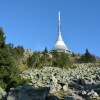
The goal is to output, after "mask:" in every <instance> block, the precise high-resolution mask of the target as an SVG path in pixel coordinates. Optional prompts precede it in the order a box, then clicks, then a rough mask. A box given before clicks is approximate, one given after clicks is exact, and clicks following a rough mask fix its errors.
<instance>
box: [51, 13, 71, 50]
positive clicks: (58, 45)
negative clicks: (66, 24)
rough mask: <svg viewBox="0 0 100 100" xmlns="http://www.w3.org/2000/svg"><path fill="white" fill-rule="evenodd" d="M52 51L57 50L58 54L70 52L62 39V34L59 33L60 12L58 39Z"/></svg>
mask: <svg viewBox="0 0 100 100" xmlns="http://www.w3.org/2000/svg"><path fill="white" fill-rule="evenodd" d="M53 50H57V51H58V52H70V50H68V48H67V46H66V45H65V43H64V41H63V39H62V34H61V31H60V12H59V13H58V38H57V41H56V43H55V45H54V47H53Z"/></svg>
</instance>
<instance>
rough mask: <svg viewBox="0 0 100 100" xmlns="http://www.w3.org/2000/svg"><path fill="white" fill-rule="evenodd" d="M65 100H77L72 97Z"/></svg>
mask: <svg viewBox="0 0 100 100" xmlns="http://www.w3.org/2000/svg"><path fill="white" fill-rule="evenodd" d="M64 100H75V99H74V98H73V97H72V96H68V97H66V98H64Z"/></svg>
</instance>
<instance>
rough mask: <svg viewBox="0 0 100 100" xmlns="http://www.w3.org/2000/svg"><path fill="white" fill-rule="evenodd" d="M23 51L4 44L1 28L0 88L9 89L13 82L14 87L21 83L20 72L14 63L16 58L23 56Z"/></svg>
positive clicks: (18, 47)
mask: <svg viewBox="0 0 100 100" xmlns="http://www.w3.org/2000/svg"><path fill="white" fill-rule="evenodd" d="M23 52H24V49H23V47H22V46H17V47H15V48H14V46H13V44H6V43H5V36H4V32H3V30H2V28H0V87H2V88H6V89H7V90H9V89H8V88H10V87H9V86H8V85H9V84H11V83H12V81H14V82H15V83H14V86H17V85H20V84H21V83H23V80H22V81H21V77H20V76H19V73H20V71H19V70H18V68H17V65H16V63H15V62H17V59H16V58H18V59H19V58H21V57H22V56H23ZM11 86H12V85H11Z"/></svg>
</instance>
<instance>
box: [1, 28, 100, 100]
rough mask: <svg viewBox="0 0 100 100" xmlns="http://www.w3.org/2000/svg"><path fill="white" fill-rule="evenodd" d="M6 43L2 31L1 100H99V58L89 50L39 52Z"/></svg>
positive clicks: (45, 50)
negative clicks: (83, 51)
mask: <svg viewBox="0 0 100 100" xmlns="http://www.w3.org/2000/svg"><path fill="white" fill-rule="evenodd" d="M5 41H6V37H5V35H4V32H3V29H2V28H0V99H2V100H6V99H7V100H23V99H24V100H28V99H29V100H59V99H62V100H70V99H72V100H76V99H78V100H89V99H91V100H92V99H98V100H100V58H99V57H95V56H94V55H92V54H91V53H90V52H89V50H88V49H86V51H85V53H84V54H75V53H70V54H67V53H65V52H57V51H48V50H47V48H45V49H44V51H41V52H37V51H32V50H28V49H27V50H25V49H24V47H23V46H17V47H15V46H14V45H13V44H11V43H10V44H6V42H5ZM54 98H55V99H54Z"/></svg>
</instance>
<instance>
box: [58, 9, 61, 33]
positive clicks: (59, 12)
mask: <svg viewBox="0 0 100 100" xmlns="http://www.w3.org/2000/svg"><path fill="white" fill-rule="evenodd" d="M58 34H61V31H60V11H59V13H58Z"/></svg>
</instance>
